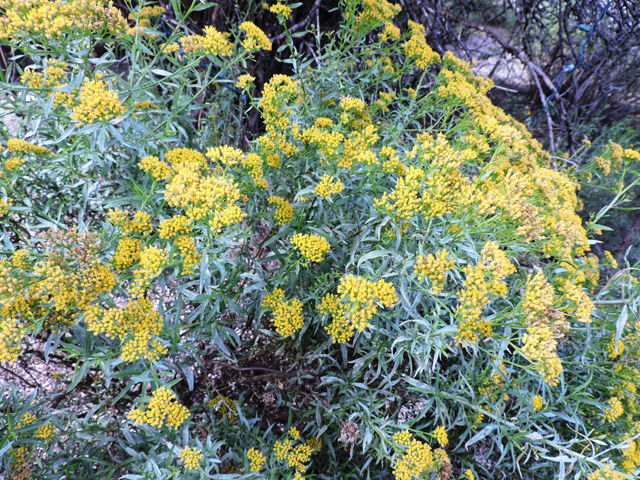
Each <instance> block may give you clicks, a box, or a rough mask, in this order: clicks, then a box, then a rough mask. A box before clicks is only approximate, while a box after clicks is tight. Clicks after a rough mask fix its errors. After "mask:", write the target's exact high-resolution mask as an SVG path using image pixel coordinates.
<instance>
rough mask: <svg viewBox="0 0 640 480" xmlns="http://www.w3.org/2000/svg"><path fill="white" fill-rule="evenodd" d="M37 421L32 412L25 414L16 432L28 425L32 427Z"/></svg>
mask: <svg viewBox="0 0 640 480" xmlns="http://www.w3.org/2000/svg"><path fill="white" fill-rule="evenodd" d="M35 421H36V416H35V415H34V414H33V413H31V412H25V414H24V415H22V417H21V418H20V421H19V422H18V424H17V425H16V430H20V429H21V428H24V427H26V426H28V425H31V424H32V423H33V422H35Z"/></svg>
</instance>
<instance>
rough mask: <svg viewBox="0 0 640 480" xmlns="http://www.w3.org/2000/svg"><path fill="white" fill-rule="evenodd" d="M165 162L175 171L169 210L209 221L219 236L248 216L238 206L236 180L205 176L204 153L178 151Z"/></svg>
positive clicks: (169, 191) (168, 193)
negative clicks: (181, 210)
mask: <svg viewBox="0 0 640 480" xmlns="http://www.w3.org/2000/svg"><path fill="white" fill-rule="evenodd" d="M165 159H166V160H167V162H169V164H170V165H171V169H172V170H173V171H174V174H173V175H172V176H171V177H170V180H169V183H168V184H167V186H166V187H165V192H164V198H165V200H166V201H167V203H168V204H169V206H172V207H180V208H182V209H184V210H185V213H186V216H187V217H188V218H189V219H190V220H201V219H205V218H206V219H208V223H209V227H210V228H211V229H212V230H213V231H215V232H217V233H220V232H221V231H222V227H225V226H229V225H232V224H234V223H238V222H240V221H241V220H242V219H243V218H244V217H245V216H246V214H245V213H243V212H242V210H240V207H239V206H238V205H237V203H238V202H239V201H240V197H241V194H240V190H239V189H238V187H237V186H236V185H235V183H234V182H233V180H231V179H228V178H224V177H218V176H209V175H205V174H206V173H208V170H207V168H206V164H207V161H206V159H205V157H204V155H202V154H201V153H200V152H197V151H195V150H191V149H188V148H176V149H174V150H170V151H168V152H167V153H166V154H165Z"/></svg>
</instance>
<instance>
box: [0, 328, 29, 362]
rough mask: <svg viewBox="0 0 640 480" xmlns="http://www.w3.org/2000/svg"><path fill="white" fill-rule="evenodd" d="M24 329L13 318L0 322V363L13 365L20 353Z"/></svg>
mask: <svg viewBox="0 0 640 480" xmlns="http://www.w3.org/2000/svg"><path fill="white" fill-rule="evenodd" d="M24 333H25V330H24V327H23V326H22V325H20V324H19V323H18V320H17V319H15V318H3V319H2V321H0V363H4V362H8V363H10V364H11V363H15V362H16V361H17V360H18V357H19V356H20V352H21V351H22V349H21V347H20V344H21V343H22V338H23V337H24Z"/></svg>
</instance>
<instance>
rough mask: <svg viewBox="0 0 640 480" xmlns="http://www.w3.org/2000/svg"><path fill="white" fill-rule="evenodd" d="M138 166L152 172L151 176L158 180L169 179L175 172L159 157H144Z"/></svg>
mask: <svg viewBox="0 0 640 480" xmlns="http://www.w3.org/2000/svg"><path fill="white" fill-rule="evenodd" d="M138 166H139V167H140V168H141V169H142V170H144V171H145V172H149V173H151V176H152V177H153V178H154V179H155V180H156V181H158V182H159V181H162V180H169V178H171V175H172V174H173V169H172V168H171V167H170V166H169V165H167V164H166V163H164V162H163V161H161V160H160V159H159V158H158V157H153V156H148V157H144V158H143V159H142V160H140V162H139V163H138Z"/></svg>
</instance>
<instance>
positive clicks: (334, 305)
mask: <svg viewBox="0 0 640 480" xmlns="http://www.w3.org/2000/svg"><path fill="white" fill-rule="evenodd" d="M338 294H339V295H340V297H337V296H336V295H332V294H327V295H326V296H325V297H324V298H323V299H322V302H321V303H320V305H319V307H318V311H319V312H320V313H322V314H326V315H330V316H332V317H333V321H332V323H331V324H330V325H329V326H327V327H326V328H325V329H326V331H327V333H328V334H329V335H332V336H333V340H334V341H335V342H337V343H345V342H348V341H349V340H350V339H351V338H352V337H353V334H354V332H355V330H357V331H359V332H362V331H363V330H364V329H365V328H367V327H368V326H369V325H370V320H371V319H372V318H373V316H374V315H376V314H377V313H378V309H379V306H378V304H380V305H382V306H383V307H386V308H391V307H393V306H394V305H395V304H396V303H397V302H398V296H397V294H396V290H395V288H394V287H393V285H392V284H391V283H389V282H386V281H384V280H378V281H377V282H373V281H370V280H367V279H365V278H363V277H356V276H355V275H351V274H349V275H346V276H345V277H343V278H342V279H340V284H339V285H338Z"/></svg>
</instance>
